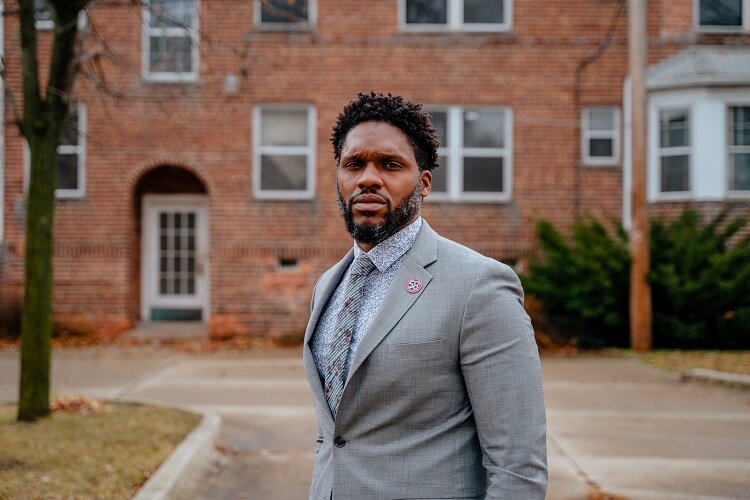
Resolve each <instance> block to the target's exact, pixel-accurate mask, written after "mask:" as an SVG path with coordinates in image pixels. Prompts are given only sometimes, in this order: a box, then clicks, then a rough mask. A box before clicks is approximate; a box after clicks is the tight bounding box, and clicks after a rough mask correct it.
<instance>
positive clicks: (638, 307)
mask: <svg viewBox="0 0 750 500" xmlns="http://www.w3.org/2000/svg"><path fill="white" fill-rule="evenodd" d="M646 2H647V0H628V6H629V8H628V11H629V16H628V18H629V28H630V29H629V32H630V34H629V37H628V38H629V48H630V50H629V54H630V57H629V60H630V81H631V106H632V110H631V131H632V147H633V151H632V155H631V159H632V175H633V179H632V186H633V191H632V204H631V215H632V226H631V229H630V256H631V258H632V264H631V267H630V347H631V348H632V349H635V350H637V351H645V350H648V349H650V348H651V287H650V286H649V283H648V280H647V278H646V275H647V273H648V269H649V230H648V213H647V204H646V137H647V136H646V127H647V122H646V60H647V55H646V54H647V53H646V49H647V47H646V45H647V40H648V36H647V33H646Z"/></svg>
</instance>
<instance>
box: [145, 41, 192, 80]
mask: <svg viewBox="0 0 750 500" xmlns="http://www.w3.org/2000/svg"><path fill="white" fill-rule="evenodd" d="M149 70H150V71H152V72H163V73H190V72H191V71H192V70H193V58H192V40H191V39H190V38H189V37H185V36H181V37H162V36H152V37H151V47H150V60H149Z"/></svg>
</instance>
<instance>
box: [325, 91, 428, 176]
mask: <svg viewBox="0 0 750 500" xmlns="http://www.w3.org/2000/svg"><path fill="white" fill-rule="evenodd" d="M370 120H374V121H382V122H387V123H390V124H391V125H394V126H396V127H398V128H399V129H401V131H402V132H403V133H404V134H406V136H407V137H408V138H409V140H410V142H411V145H412V149H414V157H415V158H416V160H417V166H418V167H419V170H420V171H422V170H432V169H433V168H435V167H437V166H438V153H437V150H438V146H439V141H438V137H437V131H436V130H435V127H433V126H432V120H431V118H430V115H429V114H428V113H427V112H426V111H425V110H424V109H422V105H421V104H418V103H415V102H412V101H407V100H405V99H404V98H403V97H401V96H398V95H391V94H387V95H384V94H381V93H377V92H370V93H369V94H362V93H360V94H358V95H357V98H356V99H355V100H353V101H352V102H350V103H349V104H347V105H346V106H344V109H343V110H342V111H341V113H340V114H339V116H338V119H337V120H336V125H334V127H333V132H332V134H331V143H332V144H333V156H334V158H336V161H337V162H338V161H340V160H341V148H342V147H343V146H344V141H345V140H346V136H347V134H348V133H349V131H350V130H351V129H353V128H354V127H356V126H357V125H358V124H360V123H362V122H364V121H370Z"/></svg>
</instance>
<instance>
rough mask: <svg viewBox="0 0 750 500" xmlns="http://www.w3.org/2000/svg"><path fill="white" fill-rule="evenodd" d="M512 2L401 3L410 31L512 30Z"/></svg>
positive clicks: (427, 0) (435, 0) (449, 0)
mask: <svg viewBox="0 0 750 500" xmlns="http://www.w3.org/2000/svg"><path fill="white" fill-rule="evenodd" d="M510 12H511V0H399V17H400V19H401V27H402V28H404V29H407V30H419V31H422V30H424V31H443V30H445V29H446V28H448V29H449V30H454V31H508V30H509V29H510V17H511V16H510Z"/></svg>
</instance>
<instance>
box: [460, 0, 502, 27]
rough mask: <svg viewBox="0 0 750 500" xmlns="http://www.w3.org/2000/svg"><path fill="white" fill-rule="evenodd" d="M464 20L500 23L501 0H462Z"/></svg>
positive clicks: (468, 21)
mask: <svg viewBox="0 0 750 500" xmlns="http://www.w3.org/2000/svg"><path fill="white" fill-rule="evenodd" d="M464 22H465V23H471V24H473V23H485V24H500V23H502V22H503V0H464Z"/></svg>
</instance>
